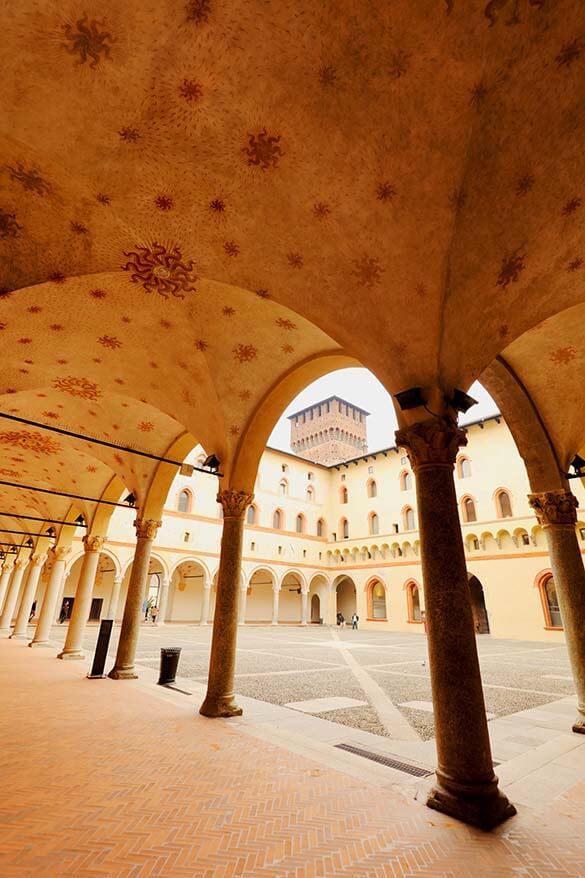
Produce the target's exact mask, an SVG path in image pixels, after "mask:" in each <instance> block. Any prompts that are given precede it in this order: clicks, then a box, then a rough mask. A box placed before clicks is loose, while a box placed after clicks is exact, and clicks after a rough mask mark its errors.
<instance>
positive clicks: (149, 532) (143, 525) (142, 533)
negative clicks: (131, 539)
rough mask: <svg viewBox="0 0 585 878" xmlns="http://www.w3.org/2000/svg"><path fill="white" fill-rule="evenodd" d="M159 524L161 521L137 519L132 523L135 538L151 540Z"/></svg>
mask: <svg viewBox="0 0 585 878" xmlns="http://www.w3.org/2000/svg"><path fill="white" fill-rule="evenodd" d="M161 524H162V521H155V520H154V519H153V518H137V519H136V521H135V522H134V527H135V528H136V538H137V539H139V540H153V539H154V538H155V537H156V533H157V531H158V529H159V527H160V526H161Z"/></svg>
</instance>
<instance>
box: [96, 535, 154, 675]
mask: <svg viewBox="0 0 585 878" xmlns="http://www.w3.org/2000/svg"><path fill="white" fill-rule="evenodd" d="M160 525H161V522H160V521H152V520H150V519H137V520H136V521H135V522H134V527H135V528H136V550H135V552H134V561H133V563H132V573H131V574H130V582H129V583H128V594H127V596H126V604H125V606H124V616H123V618H122V629H121V631H120V639H119V641H118V651H117V653H116V661H115V663H114V667H113V668H112V670H111V671H110V673H109V674H108V677H111V679H112V680H136V679H137V677H138V675H137V674H136V672H135V670H134V659H135V657H136V646H137V645H138V633H139V631H140V621H141V619H142V604H143V603H144V594H145V591H146V583H147V580H148V569H149V566H150V553H151V550H152V542H153V540H154V538H155V536H156V532H157V530H158V529H159V527H160Z"/></svg>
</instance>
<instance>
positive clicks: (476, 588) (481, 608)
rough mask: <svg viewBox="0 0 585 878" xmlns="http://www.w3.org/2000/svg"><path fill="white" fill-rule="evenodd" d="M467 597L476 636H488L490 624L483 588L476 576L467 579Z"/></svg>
mask: <svg viewBox="0 0 585 878" xmlns="http://www.w3.org/2000/svg"><path fill="white" fill-rule="evenodd" d="M469 595H470V598H471V612H472V613H473V627H474V629H475V633H476V634H489V633H490V623H489V619H488V613H487V607H486V605H485V596H484V593H483V586H482V584H481V582H480V581H479V579H478V578H477V576H470V577H469Z"/></svg>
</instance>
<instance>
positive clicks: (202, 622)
mask: <svg viewBox="0 0 585 878" xmlns="http://www.w3.org/2000/svg"><path fill="white" fill-rule="evenodd" d="M199 624H200V625H209V622H204V621H203V620H202V621H201V622H199Z"/></svg>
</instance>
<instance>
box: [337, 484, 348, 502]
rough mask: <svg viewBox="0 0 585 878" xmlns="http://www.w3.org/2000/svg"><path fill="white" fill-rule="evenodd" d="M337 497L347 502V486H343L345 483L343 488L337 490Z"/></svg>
mask: <svg viewBox="0 0 585 878" xmlns="http://www.w3.org/2000/svg"><path fill="white" fill-rule="evenodd" d="M339 499H340V501H341V503H347V500H348V493H347V488H346V487H345V485H344V486H343V488H342V489H341V491H340V492H339Z"/></svg>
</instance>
